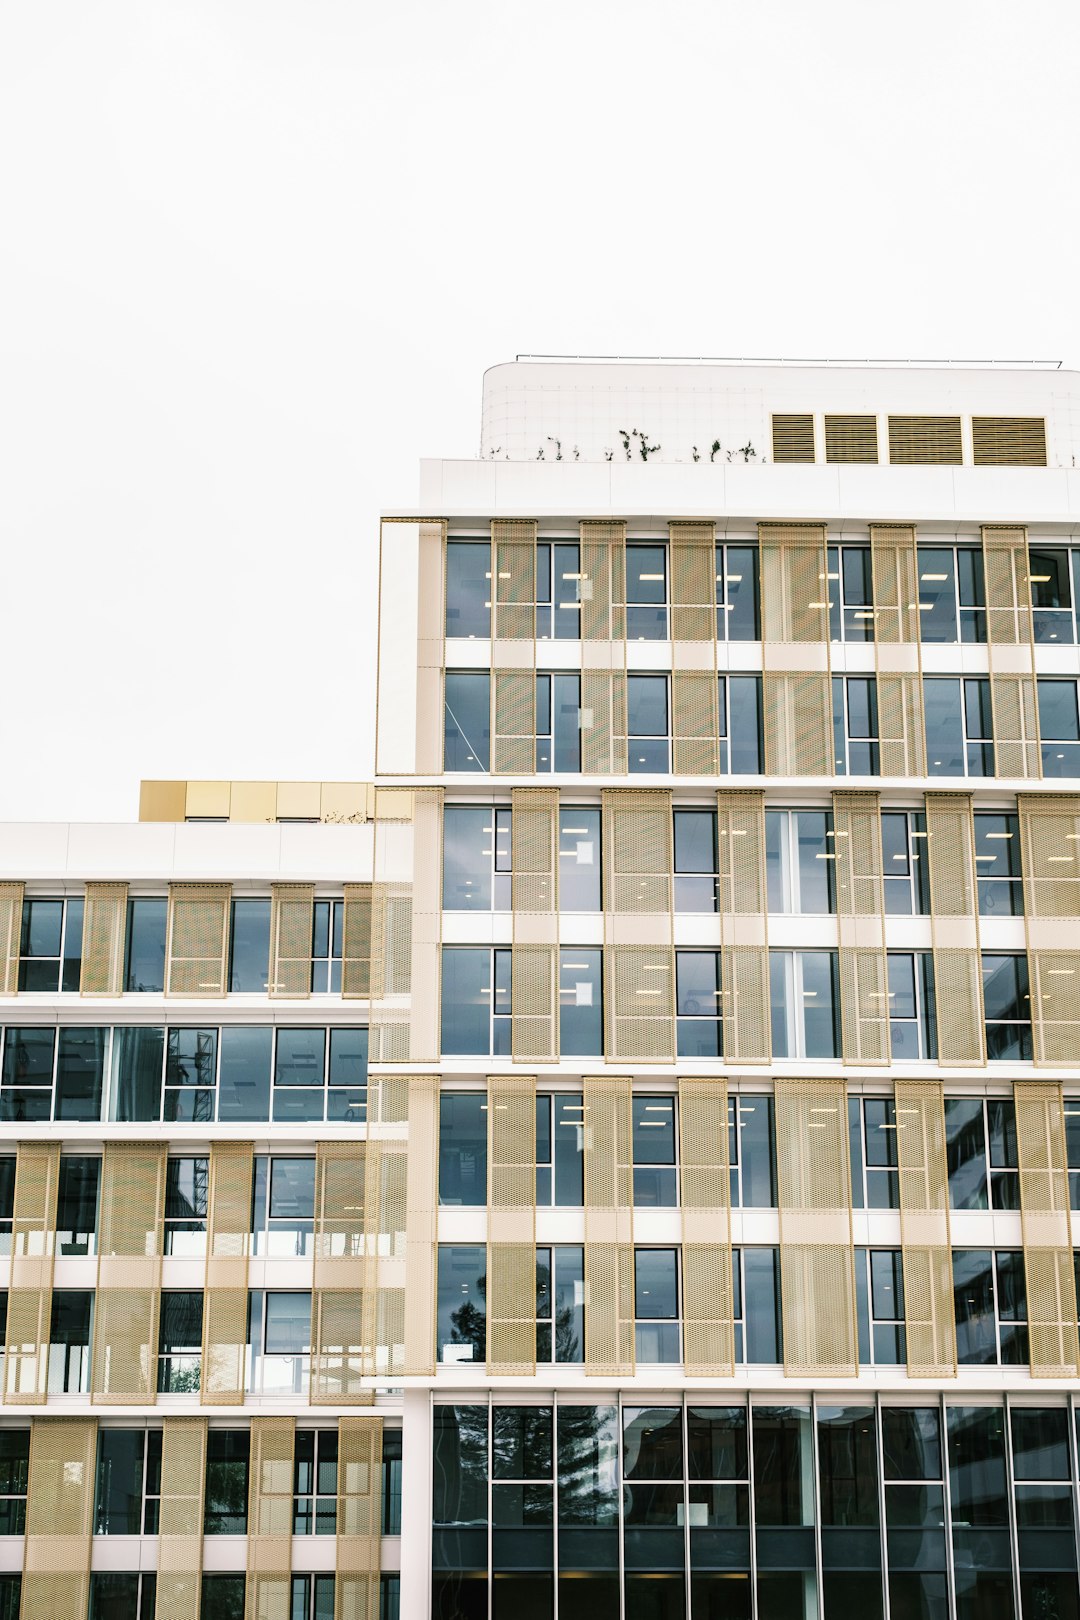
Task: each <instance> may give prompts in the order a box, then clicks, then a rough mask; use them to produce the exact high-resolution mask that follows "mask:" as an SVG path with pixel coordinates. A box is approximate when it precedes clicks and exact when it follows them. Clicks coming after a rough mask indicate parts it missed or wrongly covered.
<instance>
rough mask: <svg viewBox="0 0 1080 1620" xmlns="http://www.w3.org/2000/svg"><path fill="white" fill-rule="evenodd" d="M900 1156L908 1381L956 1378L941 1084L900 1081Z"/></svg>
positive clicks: (931, 1081)
mask: <svg viewBox="0 0 1080 1620" xmlns="http://www.w3.org/2000/svg"><path fill="white" fill-rule="evenodd" d="M895 1095H896V1157H897V1163H898V1165H899V1167H900V1242H901V1247H902V1251H903V1265H904V1319H905V1323H906V1328H907V1368H908V1376H909V1378H955V1377H956V1326H955V1321H954V1314H953V1312H954V1306H953V1278H952V1248H951V1236H950V1232H949V1167H948V1162H947V1158H946V1148H945V1105H944V1101H943V1093H942V1086H941V1082H940V1081H935V1080H897V1082H896V1088H895Z"/></svg>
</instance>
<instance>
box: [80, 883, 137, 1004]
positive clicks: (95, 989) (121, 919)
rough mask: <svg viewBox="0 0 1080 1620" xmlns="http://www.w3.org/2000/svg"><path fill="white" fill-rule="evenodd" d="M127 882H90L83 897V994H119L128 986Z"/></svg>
mask: <svg viewBox="0 0 1080 1620" xmlns="http://www.w3.org/2000/svg"><path fill="white" fill-rule="evenodd" d="M127 899H128V886H127V884H126V883H88V884H87V885H86V897H85V899H84V901H83V936H82V967H81V969H80V973H79V994H80V995H83V996H118V995H120V994H121V992H122V991H123V988H124V942H125V939H126V936H127Z"/></svg>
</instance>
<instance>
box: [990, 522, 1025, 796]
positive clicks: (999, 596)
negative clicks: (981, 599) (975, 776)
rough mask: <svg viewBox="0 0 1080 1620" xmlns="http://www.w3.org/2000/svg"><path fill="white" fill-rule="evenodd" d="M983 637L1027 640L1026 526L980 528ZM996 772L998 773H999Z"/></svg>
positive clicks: (993, 641)
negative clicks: (984, 606) (983, 580)
mask: <svg viewBox="0 0 1080 1620" xmlns="http://www.w3.org/2000/svg"><path fill="white" fill-rule="evenodd" d="M982 545H983V576H984V579H985V582H986V639H987V641H988V642H989V643H990V646H991V647H1003V646H1004V647H1014V646H1023V647H1027V646H1030V644H1031V633H1032V620H1031V586H1030V584H1029V582H1028V573H1029V563H1028V541H1027V530H1026V529H1024V528H1018V527H1013V526H1008V525H1004V524H996V523H987V524H984V525H983V530H982ZM1002 774H1003V773H1002V772H1000V771H999V772H998V775H999V776H1000V775H1002Z"/></svg>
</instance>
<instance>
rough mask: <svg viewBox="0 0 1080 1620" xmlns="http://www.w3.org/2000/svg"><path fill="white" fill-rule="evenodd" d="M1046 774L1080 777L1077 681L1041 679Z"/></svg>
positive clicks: (1040, 703) (1041, 735)
mask: <svg viewBox="0 0 1080 1620" xmlns="http://www.w3.org/2000/svg"><path fill="white" fill-rule="evenodd" d="M1037 685H1038V689H1039V736H1040V738H1041V740H1042V773H1043V776H1058V777H1060V776H1080V711H1078V710H1077V703H1076V682H1075V681H1045V680H1042V679H1041V678H1040V680H1039V681H1038V682H1037Z"/></svg>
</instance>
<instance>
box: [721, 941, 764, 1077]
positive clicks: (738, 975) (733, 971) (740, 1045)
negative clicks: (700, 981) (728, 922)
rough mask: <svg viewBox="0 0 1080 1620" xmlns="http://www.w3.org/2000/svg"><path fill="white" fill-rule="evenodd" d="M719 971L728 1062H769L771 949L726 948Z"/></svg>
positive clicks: (725, 1053) (725, 1051)
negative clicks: (769, 950)
mask: <svg viewBox="0 0 1080 1620" xmlns="http://www.w3.org/2000/svg"><path fill="white" fill-rule="evenodd" d="M720 968H721V980H720V982H721V992H720V993H721V1005H722V1007H723V1018H724V1055H725V1057H726V1058H727V1061H728V1062H729V1063H768V1061H769V1059H770V1057H771V1056H772V1031H771V1027H770V1005H769V952H768V948H767V947H766V946H764V945H725V946H724V947H723V949H722V951H721V953H720Z"/></svg>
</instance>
